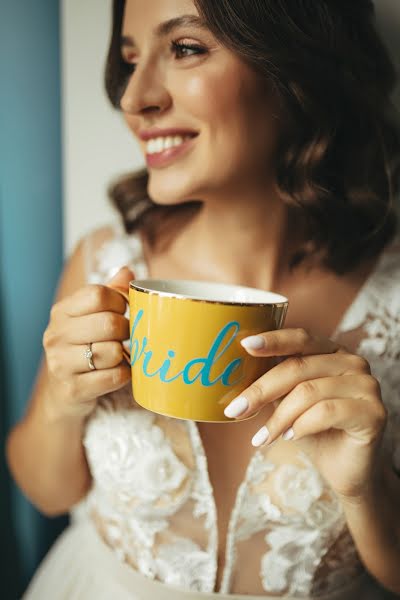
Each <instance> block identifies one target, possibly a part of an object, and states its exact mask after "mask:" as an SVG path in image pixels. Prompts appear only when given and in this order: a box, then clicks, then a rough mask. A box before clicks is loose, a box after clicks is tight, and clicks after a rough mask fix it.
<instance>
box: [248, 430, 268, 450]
mask: <svg viewBox="0 0 400 600" xmlns="http://www.w3.org/2000/svg"><path fill="white" fill-rule="evenodd" d="M268 438H269V431H268V429H267V428H266V427H265V426H264V427H261V429H259V430H258V431H257V433H256V434H255V436H254V437H253V439H252V440H251V443H252V444H253V446H256V447H257V446H262V444H265V442H266V441H267V439H268Z"/></svg>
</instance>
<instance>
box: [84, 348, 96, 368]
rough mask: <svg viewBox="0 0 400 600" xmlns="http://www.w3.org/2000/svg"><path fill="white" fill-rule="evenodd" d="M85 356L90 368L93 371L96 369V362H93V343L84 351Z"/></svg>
mask: <svg viewBox="0 0 400 600" xmlns="http://www.w3.org/2000/svg"><path fill="white" fill-rule="evenodd" d="M84 356H85V358H86V359H87V361H88V365H89V369H90V370H91V371H95V370H96V367H95V366H94V362H93V352H92V344H88V345H87V348H86V350H85V352H84Z"/></svg>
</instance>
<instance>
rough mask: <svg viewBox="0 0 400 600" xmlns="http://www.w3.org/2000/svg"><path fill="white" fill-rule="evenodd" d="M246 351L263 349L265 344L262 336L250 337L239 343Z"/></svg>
mask: <svg viewBox="0 0 400 600" xmlns="http://www.w3.org/2000/svg"><path fill="white" fill-rule="evenodd" d="M240 343H241V344H242V346H243V348H246V350H261V348H264V346H265V342H264V338H263V337H262V335H250V336H249V337H247V338H244V339H243V340H242V341H241V342H240Z"/></svg>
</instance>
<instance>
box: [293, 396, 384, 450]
mask: <svg viewBox="0 0 400 600" xmlns="http://www.w3.org/2000/svg"><path fill="white" fill-rule="evenodd" d="M386 418H387V416H386V410H385V407H384V405H383V404H382V403H376V404H375V405H373V406H369V407H368V406H366V405H365V402H363V400H362V399H360V398H357V399H353V398H352V399H348V398H346V399H344V398H339V399H335V400H332V399H328V400H324V401H322V402H318V403H317V404H315V405H314V406H312V407H311V408H310V409H309V410H307V411H306V412H305V413H303V414H302V415H301V416H300V417H299V418H298V419H297V420H296V421H295V422H294V423H293V425H292V427H291V431H290V430H289V431H290V433H289V434H288V435H287V436H286V439H296V440H298V439H300V438H303V437H306V436H308V435H316V434H318V433H322V432H324V431H327V430H329V429H341V430H343V431H345V432H346V433H347V434H349V435H350V436H352V437H354V438H355V439H357V440H358V441H361V442H365V443H368V444H369V443H371V442H372V441H374V440H375V439H377V438H378V437H379V436H380V435H381V432H382V429H383V426H384V424H385V422H386Z"/></svg>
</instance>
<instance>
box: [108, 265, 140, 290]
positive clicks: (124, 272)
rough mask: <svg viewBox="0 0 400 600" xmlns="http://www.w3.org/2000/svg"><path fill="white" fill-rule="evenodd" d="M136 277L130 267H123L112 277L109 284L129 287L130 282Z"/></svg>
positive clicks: (110, 285)
mask: <svg viewBox="0 0 400 600" xmlns="http://www.w3.org/2000/svg"><path fill="white" fill-rule="evenodd" d="M133 279H135V275H134V273H133V271H131V270H130V268H129V267H126V266H125V267H122V268H121V269H120V270H119V271H118V272H117V273H116V274H115V275H114V277H113V278H112V279H110V280H109V281H108V282H107V286H109V287H113V286H115V287H121V288H126V289H128V288H129V283H130V282H131V281H132V280H133Z"/></svg>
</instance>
